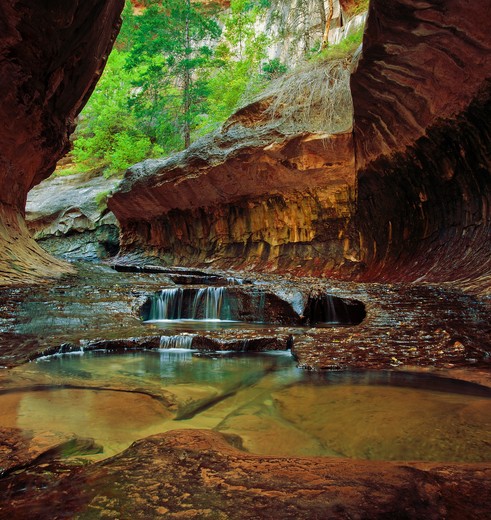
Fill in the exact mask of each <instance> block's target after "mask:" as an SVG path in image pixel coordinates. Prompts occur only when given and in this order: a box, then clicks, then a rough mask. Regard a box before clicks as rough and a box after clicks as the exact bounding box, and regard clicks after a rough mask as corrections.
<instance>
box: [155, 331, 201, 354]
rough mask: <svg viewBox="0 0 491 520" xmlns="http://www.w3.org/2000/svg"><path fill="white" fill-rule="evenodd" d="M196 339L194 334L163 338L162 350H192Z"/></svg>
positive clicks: (161, 341) (161, 339)
mask: <svg viewBox="0 0 491 520" xmlns="http://www.w3.org/2000/svg"><path fill="white" fill-rule="evenodd" d="M194 338H195V335H194V334H186V335H181V336H161V337H160V348H161V349H171V348H181V349H188V350H189V349H191V348H192V346H193V339H194Z"/></svg>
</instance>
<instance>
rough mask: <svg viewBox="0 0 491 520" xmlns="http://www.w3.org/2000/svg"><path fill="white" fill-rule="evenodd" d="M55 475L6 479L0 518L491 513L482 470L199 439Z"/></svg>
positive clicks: (141, 448) (165, 438)
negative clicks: (245, 447)
mask: <svg viewBox="0 0 491 520" xmlns="http://www.w3.org/2000/svg"><path fill="white" fill-rule="evenodd" d="M230 441H231V442H234V438H230ZM54 469H55V471H53V470H52V472H51V474H45V475H43V474H42V473H40V472H39V471H36V468H33V469H31V470H30V472H28V473H26V474H21V475H18V476H16V477H13V478H11V479H10V482H8V484H9V485H8V486H4V487H3V488H2V491H0V493H2V498H4V497H5V495H7V496H8V497H9V499H10V503H6V505H5V507H4V508H3V512H4V514H5V515H7V514H8V515H10V516H11V517H12V516H16V517H17V518H24V517H26V516H25V515H27V514H29V515H30V517H31V518H32V515H33V514H35V513H36V512H42V514H43V515H49V516H50V518H60V517H62V515H63V516H66V515H70V516H71V517H72V518H80V519H82V518H94V517H98V516H102V515H104V516H107V517H110V516H117V517H131V518H142V519H143V518H149V517H152V518H158V517H168V518H182V517H185V518H223V519H239V518H240V519H243V518H251V519H256V518H279V517H281V518H292V519H298V518H305V519H307V518H308V519H311V518H340V519H344V518H346V519H348V518H410V519H416V518H423V517H424V518H428V519H435V520H436V519H439V518H448V519H455V520H460V519H462V518H476V519H477V518H482V517H483V516H486V514H487V512H488V511H489V507H490V506H491V488H490V484H489V482H490V477H491V475H490V470H489V466H488V465H487V464H438V463H409V464H397V463H387V462H368V461H352V460H347V459H345V460H336V459H329V458H291V457H266V456H256V455H250V454H246V453H243V452H241V451H239V450H237V449H236V448H234V447H232V445H231V444H229V443H227V442H226V440H225V439H224V437H222V436H221V435H220V434H217V433H215V432H210V431H200V430H176V431H172V432H168V433H166V434H164V435H156V436H153V437H149V438H147V439H143V440H141V441H138V442H136V443H134V444H133V445H132V446H131V447H130V448H129V449H128V450H126V451H125V452H124V453H122V454H121V455H119V456H116V457H113V458H111V459H108V460H107V461H104V462H102V463H97V464H94V465H92V466H91V467H88V468H81V469H79V470H75V471H73V470H72V471H71V472H67V471H66V470H65V474H64V475H63V474H62V472H61V471H60V469H62V468H58V476H56V468H54ZM26 482H31V483H32V484H35V485H34V486H32V491H31V492H30V493H28V494H25V493H23V491H22V487H23V485H24V486H25V483H26ZM17 490H18V491H17ZM457 490H458V491H457Z"/></svg>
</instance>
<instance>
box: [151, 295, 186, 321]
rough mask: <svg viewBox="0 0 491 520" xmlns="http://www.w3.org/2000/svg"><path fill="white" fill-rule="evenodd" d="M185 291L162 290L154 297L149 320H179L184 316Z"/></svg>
mask: <svg viewBox="0 0 491 520" xmlns="http://www.w3.org/2000/svg"><path fill="white" fill-rule="evenodd" d="M183 297H184V291H183V289H181V288H178V289H162V290H161V291H160V292H158V293H156V294H154V295H153V297H152V305H151V307H150V313H149V315H148V319H149V320H179V319H181V314H182V305H183V299H184V298H183Z"/></svg>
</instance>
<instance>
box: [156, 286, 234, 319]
mask: <svg viewBox="0 0 491 520" xmlns="http://www.w3.org/2000/svg"><path fill="white" fill-rule="evenodd" d="M226 299H227V289H226V287H206V288H203V289H183V288H181V287H178V288H174V289H162V290H161V291H160V292H159V293H156V294H155V295H154V296H153V297H152V302H151V307H150V312H149V315H148V320H149V321H151V320H183V319H191V320H199V319H204V320H208V321H211V320H229V319H231V317H230V308H229V305H227V304H226V302H225V301H226Z"/></svg>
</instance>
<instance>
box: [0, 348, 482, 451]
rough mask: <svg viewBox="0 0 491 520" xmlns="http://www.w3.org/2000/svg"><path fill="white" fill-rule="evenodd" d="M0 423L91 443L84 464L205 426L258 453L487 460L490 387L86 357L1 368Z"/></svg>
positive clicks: (231, 360)
mask: <svg viewBox="0 0 491 520" xmlns="http://www.w3.org/2000/svg"><path fill="white" fill-rule="evenodd" d="M0 426H3V427H15V428H20V429H21V430H23V431H24V432H26V435H30V436H32V435H33V432H34V433H39V432H52V431H55V432H61V433H74V434H76V435H77V436H80V437H91V438H94V439H95V441H96V442H97V443H98V444H100V445H102V446H103V452H102V453H100V454H97V455H94V454H92V455H90V458H104V457H107V456H110V455H113V454H115V453H118V452H119V451H122V450H123V449H125V448H126V447H127V446H129V444H131V443H132V442H133V441H134V440H136V439H139V438H142V437H145V436H148V435H152V434H155V433H159V432H164V431H168V430H172V429H180V428H208V429H214V430H217V431H219V432H222V433H224V434H233V436H234V437H230V438H233V439H235V440H234V443H235V444H236V445H239V446H241V447H242V448H243V449H245V450H248V451H250V452H253V453H258V454H266V455H288V456H293V455H295V456H302V455H305V456H313V455H324V456H335V457H351V458H363V459H382V460H440V461H489V460H491V443H490V442H489V441H490V439H489V431H491V391H490V390H489V389H487V388H484V387H481V386H478V385H474V384H471V383H465V382H461V381H456V380H451V379H443V378H438V377H435V376H430V375H427V374H417V373H399V372H389V371H381V372H328V373H321V374H320V373H315V372H308V371H304V370H300V369H298V368H296V366H295V362H294V361H293V359H292V358H291V357H290V356H289V353H285V352H281V353H278V352H277V353H256V354H252V353H230V354H226V355H216V356H198V355H196V353H194V352H192V351H190V350H181V351H178V350H162V351H145V352H131V353H125V354H108V353H105V352H88V353H85V354H83V355H63V356H53V357H50V358H46V359H43V360H40V361H37V362H33V363H29V364H27V365H24V366H20V367H17V368H15V369H13V370H11V371H9V380H8V382H4V383H3V390H1V391H0Z"/></svg>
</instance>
